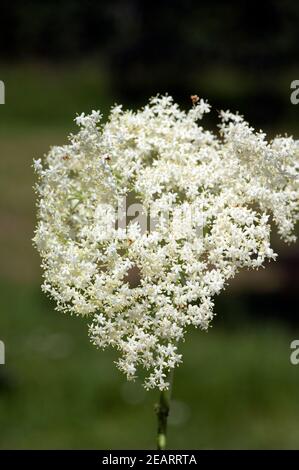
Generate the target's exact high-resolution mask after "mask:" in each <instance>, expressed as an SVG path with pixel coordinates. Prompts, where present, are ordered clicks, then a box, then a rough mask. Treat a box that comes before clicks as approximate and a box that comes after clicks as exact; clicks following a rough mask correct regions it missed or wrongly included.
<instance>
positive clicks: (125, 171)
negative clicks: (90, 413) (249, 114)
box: [34, 96, 299, 390]
mask: <svg viewBox="0 0 299 470" xmlns="http://www.w3.org/2000/svg"><path fill="white" fill-rule="evenodd" d="M193 98H194V97H193ZM209 109H210V108H209V105H208V104H207V103H206V102H205V101H203V100H197V99H196V100H195V99H194V103H193V106H192V107H191V109H190V110H189V111H188V112H185V111H182V110H180V109H179V107H178V105H177V104H175V103H174V102H173V100H172V98H171V97H170V96H162V97H161V96H158V97H155V98H153V99H151V100H150V102H149V104H148V105H147V106H145V107H144V108H143V109H141V110H139V111H137V112H132V111H123V110H122V107H121V106H116V107H114V108H113V109H112V111H111V114H110V117H109V119H108V120H107V122H106V123H103V124H102V123H101V115H100V114H99V113H98V112H95V111H93V112H92V113H91V114H90V115H89V116H85V115H84V114H82V115H81V116H79V117H77V118H76V122H77V124H78V126H79V127H80V129H79V132H78V133H77V134H76V135H72V136H71V137H70V143H69V144H68V145H64V146H60V147H53V148H52V149H51V150H50V152H49V153H48V155H47V156H46V157H45V159H44V161H43V162H41V160H37V161H35V165H34V166H35V169H36V171H37V173H38V178H39V182H38V184H37V193H38V199H39V203H38V211H39V216H38V217H39V222H38V226H37V230H36V234H35V237H34V242H35V244H36V246H37V248H38V250H39V252H40V254H41V257H42V260H43V262H42V266H43V268H44V284H43V290H44V291H45V292H46V293H48V294H50V295H51V296H52V297H53V298H54V299H55V301H56V303H57V309H58V310H60V311H68V312H70V313H74V314H79V315H86V316H88V318H89V319H90V336H91V339H92V341H93V343H94V344H95V345H97V346H99V347H101V348H105V347H106V346H113V347H115V348H117V349H118V350H119V352H120V359H119V360H118V362H117V365H118V367H119V368H120V369H121V370H122V371H123V372H125V374H126V375H127V377H128V379H132V378H134V377H135V376H136V374H137V372H138V369H139V368H144V369H145V370H146V378H145V386H146V388H154V387H157V388H159V389H161V390H163V389H165V388H167V387H168V381H167V380H168V379H167V377H168V373H169V371H170V370H171V369H173V368H174V367H176V366H177V364H179V363H180V362H181V355H180V354H179V353H178V348H177V345H178V342H179V341H180V340H182V339H183V338H184V335H185V332H186V329H187V328H188V326H189V325H193V326H195V327H199V328H201V329H206V328H207V327H208V325H209V323H210V321H211V319H212V317H213V297H214V296H215V294H218V293H219V292H220V291H221V290H222V289H223V288H224V286H225V284H226V282H227V281H228V280H229V279H230V278H232V277H233V276H234V275H235V274H236V273H237V271H238V270H239V269H240V268H258V267H259V266H262V265H263V263H264V262H265V261H266V260H267V259H271V258H275V257H276V255H275V253H274V252H273V250H272V248H271V246H270V229H271V225H272V222H274V223H275V224H276V225H277V228H278V232H279V234H280V235H281V237H282V238H283V239H284V240H286V241H292V240H293V239H294V234H293V233H294V225H295V223H296V220H297V219H298V209H299V207H298V206H299V203H298V201H299V197H298V196H299V185H298V178H297V175H298V165H299V142H298V141H296V140H294V139H293V138H291V137H277V138H275V139H274V140H272V141H270V142H268V141H267V140H266V138H265V135H264V134H263V133H262V132H255V131H254V129H252V128H251V127H249V125H248V124H247V122H245V121H244V120H243V118H242V117H241V116H239V115H238V114H236V115H234V114H231V113H230V112H222V113H221V114H220V117H221V124H220V126H219V127H220V133H219V136H218V135H217V134H214V133H211V132H209V131H206V130H204V129H203V128H202V127H201V126H200V125H199V124H198V121H199V120H200V119H201V118H202V116H203V114H204V113H206V112H209ZM124 197H128V199H129V200H131V202H138V203H141V204H142V207H143V209H144V213H145V214H146V217H148V216H149V215H150V218H151V219H154V220H155V223H154V224H152V225H151V227H150V228H148V229H147V230H143V231H142V230H141V227H140V224H139V223H138V222H136V220H131V221H129V222H127V224H126V225H123V224H122V223H120V220H116V219H117V218H116V217H115V214H116V212H117V208H118V207H119V201H120V200H121V199H122V198H124ZM178 214H179V216H178ZM184 214H191V217H188V221H186V218H184V217H182V215H184Z"/></svg>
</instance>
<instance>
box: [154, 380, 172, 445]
mask: <svg viewBox="0 0 299 470" xmlns="http://www.w3.org/2000/svg"><path fill="white" fill-rule="evenodd" d="M171 386H172V374H169V388H168V390H163V391H161V392H160V399H159V403H158V404H157V405H156V413H157V419H158V435H157V449H158V450H165V449H166V435H167V418H168V415H169V409H170V396H171Z"/></svg>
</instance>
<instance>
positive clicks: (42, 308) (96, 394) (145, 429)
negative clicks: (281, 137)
mask: <svg viewBox="0 0 299 470" xmlns="http://www.w3.org/2000/svg"><path fill="white" fill-rule="evenodd" d="M0 9H1V12H0V15H1V28H0V79H1V80H3V81H4V82H5V86H6V104H5V105H1V106H0V170H1V171H0V183H1V184H0V246H1V263H0V306H1V313H0V339H1V340H2V341H4V342H5V345H6V364H5V365H0V427H1V433H0V447H1V448H3V449H5V448H8V449H20V448H21V449H28V448H35V449H46V448H59V449H60V448H71V449H78V448H88V449H92V448H99V449H108V448H110V449H114V448H120V449H125V448H154V447H155V433H156V420H155V415H154V412H153V406H154V403H155V401H156V399H157V394H156V393H155V392H145V391H144V390H143V389H142V387H141V385H140V383H138V382H136V383H134V384H128V383H127V382H126V381H125V379H124V377H123V376H122V375H121V374H120V373H119V372H118V371H117V370H116V368H115V367H114V365H113V361H114V360H115V357H116V356H115V354H114V353H113V352H111V351H106V352H101V351H97V350H96V349H95V348H94V347H93V346H92V345H91V344H90V343H89V340H88V337H87V326H86V324H85V322H83V321H81V320H80V319H78V318H73V317H67V316H64V315H62V314H61V313H57V312H55V310H54V305H53V303H52V302H51V301H49V300H48V299H46V298H45V296H44V295H43V294H42V293H41V291H40V283H41V271H40V268H39V263H40V260H39V258H38V255H37V253H36V252H35V251H34V249H33V248H32V244H31V238H32V236H33V231H34V225H35V197H34V193H33V189H32V186H33V184H34V175H33V171H32V167H31V164H32V159H33V158H39V157H40V156H41V155H42V154H44V153H45V152H47V150H48V149H49V147H50V146H51V145H56V144H62V143H64V142H66V137H67V134H68V133H70V132H73V131H74V130H75V126H74V122H73V119H74V117H75V115H76V113H81V112H83V111H84V112H89V111H91V110H92V109H94V108H95V109H98V108H99V109H101V110H102V111H103V112H104V115H105V116H106V115H107V112H108V111H109V107H110V106H111V105H113V104H114V103H115V102H122V103H124V104H125V105H126V106H130V107H133V108H135V107H137V106H139V105H142V104H144V103H145V102H146V101H147V99H148V98H149V97H150V96H151V95H154V94H156V93H158V92H160V93H164V92H168V93H170V94H172V95H173V96H174V98H175V99H176V100H178V101H179V103H180V104H181V106H183V107H185V108H187V107H189V106H190V95H191V94H194V93H197V94H198V95H199V96H202V97H205V98H207V99H208V100H209V102H210V103H211V104H212V106H213V108H214V111H213V113H211V116H208V117H207V118H206V120H205V124H206V125H207V126H210V127H211V128H215V126H216V123H217V112H216V110H218V109H223V108H224V109H227V108H229V109H231V110H239V111H240V113H241V114H244V115H245V116H246V117H247V118H248V120H250V122H251V123H252V125H254V127H256V128H257V129H259V128H262V129H265V130H266V131H267V132H268V133H269V135H270V136H273V135H274V134H276V133H281V134H284V133H288V134H292V135H294V136H295V137H297V138H299V129H298V117H299V105H297V106H294V105H292V104H291V102H290V83H291V81H292V80H295V79H299V64H298V53H299V28H298V24H299V4H298V2H297V1H292V0H285V1H284V2H281V1H279V0H275V1H263V2H260V1H259V2H255V1H251V2H248V3H247V2H220V1H219V2H218V1H210V0H209V1H206V0H202V1H200V2H196V1H191V0H183V1H179V0H172V1H160V2H155V1H147V0H144V1H142V2H138V1H137V0H124V1H117V0H116V1H108V0H101V1H100V2H98V1H86V2H81V1H79V0H66V1H63V2H58V1H51V2H50V1H43V2H34V1H32V0H31V1H30V0H29V1H26V2H25V1H24V2H21V1H18V0H16V1H14V2H2V3H1V7H0ZM273 244H274V246H275V249H276V250H277V251H278V252H279V254H280V257H279V260H278V261H277V262H276V263H271V264H269V266H267V268H266V269H264V270H261V271H259V272H243V273H241V274H240V276H239V277H238V278H237V279H236V280H235V281H234V282H232V283H231V285H230V287H229V288H227V290H226V292H225V293H223V294H222V295H221V296H219V298H217V302H216V311H217V314H218V315H217V317H216V318H215V321H214V323H213V327H212V328H211V329H210V330H209V332H208V333H202V332H199V331H192V332H190V334H189V335H188V337H187V341H186V342H185V343H184V344H182V346H181V350H182V352H183V354H184V363H183V365H182V366H181V367H180V368H179V369H178V370H177V371H176V373H175V381H174V392H173V403H172V410H171V415H170V425H169V446H170V448H178V449H184V448H195V449H204V448H209V449H213V448H224V449H226V448H245V449H248V448H258V449H259V448H299V424H298V423H299V400H298V394H299V365H298V366H297V367H296V366H294V365H291V364H290V360H289V356H290V352H291V350H290V343H291V341H292V340H294V339H299V315H298V313H299V312H298V280H299V244H297V245H293V246H283V245H281V243H280V242H279V240H278V239H276V238H275V236H274V237H273Z"/></svg>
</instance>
